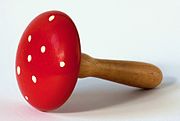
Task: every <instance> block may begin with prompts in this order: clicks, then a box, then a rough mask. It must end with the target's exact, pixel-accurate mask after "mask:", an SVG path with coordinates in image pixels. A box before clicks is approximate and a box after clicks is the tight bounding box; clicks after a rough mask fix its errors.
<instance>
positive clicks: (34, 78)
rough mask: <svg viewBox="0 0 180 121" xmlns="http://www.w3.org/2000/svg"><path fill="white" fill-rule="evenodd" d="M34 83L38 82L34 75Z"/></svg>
mask: <svg viewBox="0 0 180 121" xmlns="http://www.w3.org/2000/svg"><path fill="white" fill-rule="evenodd" d="M32 81H33V82H34V83H36V82H37V79H36V77H35V76H34V75H33V76H32Z"/></svg>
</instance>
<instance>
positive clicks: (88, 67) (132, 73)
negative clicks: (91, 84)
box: [79, 54, 163, 89]
mask: <svg viewBox="0 0 180 121" xmlns="http://www.w3.org/2000/svg"><path fill="white" fill-rule="evenodd" d="M89 76H92V77H97V78H102V79H106V80H110V81H113V82H116V83H120V84H125V85H129V86H133V87H138V88H143V89H151V88H155V87H156V86H158V85H159V84H160V83H161V80H162V77H163V76H162V72H161V70H160V69H159V68H158V67H156V66H154V65H152V64H148V63H143V62H133V61H122V60H118V61H117V60H103V59H95V58H92V57H90V56H89V55H86V54H81V65H80V72H79V78H85V77H89Z"/></svg>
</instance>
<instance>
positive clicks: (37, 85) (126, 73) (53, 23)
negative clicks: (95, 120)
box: [16, 11, 162, 111]
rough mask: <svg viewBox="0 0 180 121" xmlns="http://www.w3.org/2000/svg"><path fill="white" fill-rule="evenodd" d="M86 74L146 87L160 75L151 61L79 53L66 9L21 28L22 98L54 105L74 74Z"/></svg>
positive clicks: (67, 93) (68, 89) (37, 105)
mask: <svg viewBox="0 0 180 121" xmlns="http://www.w3.org/2000/svg"><path fill="white" fill-rule="evenodd" d="M87 76H94V77H99V78H103V79H108V80H112V81H114V82H117V83H122V84H126V85H129V86H134V87H139V88H148V89H149V88H154V87H156V86H157V85H158V84H159V83H160V82H161V79H162V73H161V71H160V70H159V69H158V68H157V67H155V66H154V65H151V64H146V63H141V62H130V61H110V60H100V59H95V58H92V57H90V56H88V55H86V54H81V49H80V40H79V35H78V31H77V29H76V27H75V25H74V23H73V21H72V20H71V19H70V17H69V16H68V15H66V14H65V13H62V12H60V11H48V12H45V13H42V14H40V15H39V16H37V17H36V18H35V19H34V20H33V21H32V22H31V23H30V24H29V25H28V27H27V28H26V30H25V31H24V33H23V35H22V37H21V40H20V43H19V46H18V50H17V54H16V77H17V80H18V85H19V88H20V90H21V93H22V95H23V96H24V98H25V99H26V100H27V101H28V102H29V103H30V104H31V105H32V106H34V107H35V108H37V109H39V110H42V111H49V110H53V109H56V108H58V107H60V106H61V105H62V104H64V103H65V102H66V100H67V99H68V98H69V96H70V95H71V93H72V91H73V89H74V87H75V84H76V82H77V78H78V77H87Z"/></svg>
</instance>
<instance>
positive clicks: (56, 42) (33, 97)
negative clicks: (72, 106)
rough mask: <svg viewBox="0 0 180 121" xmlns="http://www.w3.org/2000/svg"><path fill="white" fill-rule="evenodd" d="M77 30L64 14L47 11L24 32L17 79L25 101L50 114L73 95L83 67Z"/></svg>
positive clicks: (18, 58) (17, 65)
mask: <svg viewBox="0 0 180 121" xmlns="http://www.w3.org/2000/svg"><path fill="white" fill-rule="evenodd" d="M80 56H81V49H80V40H79V35H78V32H77V29H76V27H75V25H74V23H73V21H72V20H71V18H70V17H68V16H67V15H66V14H65V13H62V12H60V11H48V12H45V13H42V14H40V15H39V16H37V17H36V18H35V19H34V20H33V21H32V22H31V23H30V24H29V25H28V27H27V28H26V30H25V31H24V33H23V35H22V37H21V40H20V43H19V46H18V50H17V54H16V77H17V80H18V85H19V88H20V90H21V93H22V95H23V96H24V98H25V99H26V100H27V101H28V102H29V103H30V104H31V105H32V106H34V107H35V108H37V109H39V110H42V111H49V110H53V109H56V108H58V107H60V106H61V105H62V104H63V103H64V102H65V101H66V100H67V99H68V98H69V96H70V95H71V93H72V91H73V89H74V87H75V84H76V82H77V78H78V73H79V67H80Z"/></svg>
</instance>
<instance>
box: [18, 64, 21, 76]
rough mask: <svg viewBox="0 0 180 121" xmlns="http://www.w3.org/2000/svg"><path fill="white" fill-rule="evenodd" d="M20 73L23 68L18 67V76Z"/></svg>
mask: <svg viewBox="0 0 180 121" xmlns="http://www.w3.org/2000/svg"><path fill="white" fill-rule="evenodd" d="M20 73H21V68H20V67H19V66H17V74H18V75H20Z"/></svg>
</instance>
